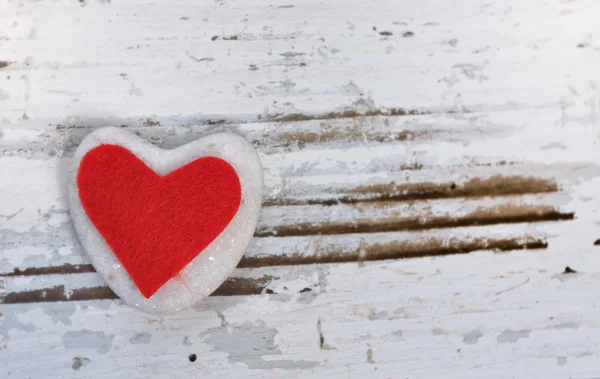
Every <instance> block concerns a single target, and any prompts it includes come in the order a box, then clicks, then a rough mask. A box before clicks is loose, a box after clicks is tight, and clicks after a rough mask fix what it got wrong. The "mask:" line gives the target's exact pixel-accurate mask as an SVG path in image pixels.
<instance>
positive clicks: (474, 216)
mask: <svg viewBox="0 0 600 379" xmlns="http://www.w3.org/2000/svg"><path fill="white" fill-rule="evenodd" d="M574 217H575V214H574V213H562V212H560V211H558V210H556V209H555V208H553V207H550V206H537V205H514V204H506V205H500V206H495V207H489V208H481V209H478V210H475V211H473V212H471V213H469V214H466V215H464V216H457V217H440V216H431V217H427V216H424V217H422V218H417V217H389V218H381V219H356V220H352V221H351V222H319V223H298V224H293V225H279V226H275V227H268V228H259V229H257V231H256V232H255V233H254V236H255V237H298V236H312V235H334V234H352V233H383V232H399V231H406V230H426V229H442V228H456V227H465V226H480V225H494V224H515V223H526V222H543V221H562V220H572V219H573V218H574Z"/></svg>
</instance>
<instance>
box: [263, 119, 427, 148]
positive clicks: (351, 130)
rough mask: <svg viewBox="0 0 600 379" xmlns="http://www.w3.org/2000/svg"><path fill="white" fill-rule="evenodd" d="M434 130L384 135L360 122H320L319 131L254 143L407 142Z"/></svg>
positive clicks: (302, 132) (302, 144) (300, 131)
mask: <svg viewBox="0 0 600 379" xmlns="http://www.w3.org/2000/svg"><path fill="white" fill-rule="evenodd" d="M435 132H436V131H434V130H420V131H415V130H403V131H400V132H398V133H389V132H387V133H385V132H383V131H378V130H365V129H364V128H363V127H362V126H361V123H360V122H355V123H354V124H353V125H351V126H350V127H347V128H340V127H334V126H332V125H329V124H327V123H325V122H322V123H321V125H320V127H319V131H311V130H298V131H290V132H284V133H281V134H277V135H268V136H265V137H264V138H265V140H264V141H255V142H256V143H258V144H259V145H269V146H272V147H290V146H297V147H299V148H303V147H305V146H306V145H310V144H316V143H330V142H344V143H364V141H365V139H366V140H368V141H371V142H380V143H383V142H394V141H407V140H414V139H417V138H423V137H426V136H428V135H430V134H431V133H435Z"/></svg>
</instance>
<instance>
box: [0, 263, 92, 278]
mask: <svg viewBox="0 0 600 379" xmlns="http://www.w3.org/2000/svg"><path fill="white" fill-rule="evenodd" d="M86 272H96V270H94V266H92V265H90V264H82V265H72V264H69V263H66V264H64V265H61V266H48V267H28V268H24V269H19V268H18V267H17V268H15V269H14V270H13V271H12V272H9V273H6V274H0V277H9V276H31V275H52V274H81V273H86Z"/></svg>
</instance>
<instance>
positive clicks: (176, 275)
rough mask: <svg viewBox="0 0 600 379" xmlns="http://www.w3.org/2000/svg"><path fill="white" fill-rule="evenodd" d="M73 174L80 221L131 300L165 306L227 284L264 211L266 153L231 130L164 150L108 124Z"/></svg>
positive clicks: (183, 304)
mask: <svg viewBox="0 0 600 379" xmlns="http://www.w3.org/2000/svg"><path fill="white" fill-rule="evenodd" d="M70 179H71V180H70V196H69V201H70V205H71V214H72V217H73V224H74V227H75V231H76V233H77V235H78V238H79V240H80V242H81V245H82V247H83V249H84V250H85V251H86V252H87V254H88V256H89V258H90V260H91V262H92V264H93V265H94V267H95V268H96V271H98V272H100V273H101V274H102V275H103V276H104V279H105V280H106V281H107V283H108V284H109V286H110V287H111V288H112V289H113V291H114V292H115V293H117V295H119V296H120V297H121V298H122V299H123V300H125V302H127V303H128V304H130V305H133V306H134V307H137V308H138V309H141V310H143V311H146V312H150V313H155V314H165V313H173V312H177V311H179V310H181V309H184V308H187V307H189V306H193V305H194V304H196V303H198V302H199V301H201V300H202V299H203V298H205V297H206V296H208V295H209V294H210V292H212V291H214V290H215V289H216V288H218V286H219V285H220V284H221V283H222V282H223V281H224V280H225V279H226V278H227V276H228V275H229V274H230V272H231V271H232V270H233V269H234V268H235V266H236V265H237V263H238V262H239V260H240V259H241V257H242V255H243V253H244V251H245V248H246V247H247V245H248V243H249V241H250V239H251V238H252V234H253V232H254V229H255V227H256V222H257V219H258V212H259V210H260V202H261V189H262V167H261V165H260V159H259V158H258V155H257V154H256V152H255V150H254V148H253V147H252V145H251V144H250V143H249V142H248V141H246V140H245V139H243V138H242V137H239V136H236V135H233V134H227V133H224V134H215V135H212V136H209V137H205V138H203V139H200V140H197V141H194V142H191V143H189V144H187V145H184V146H181V147H179V148H176V149H173V150H162V149H159V148H157V147H155V146H153V145H151V144H150V143H148V142H146V141H144V140H143V139H141V138H139V137H137V136H136V135H134V134H131V133H129V132H126V131H124V130H122V129H117V128H103V129H99V130H97V131H96V132H94V133H92V134H90V135H89V136H88V137H86V138H85V139H84V141H83V142H82V143H81V145H80V146H79V148H78V149H77V151H76V153H75V164H74V166H73V168H72V170H71V178H70Z"/></svg>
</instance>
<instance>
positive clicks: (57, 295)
mask: <svg viewBox="0 0 600 379" xmlns="http://www.w3.org/2000/svg"><path fill="white" fill-rule="evenodd" d="M118 298H119V297H118V296H117V295H116V294H115V293H114V292H113V291H112V290H111V289H110V288H109V287H107V286H98V287H89V288H78V289H74V290H72V291H71V293H70V295H69V296H67V294H66V293H65V286H64V285H59V286H54V287H50V288H43V289H37V290H30V291H22V292H9V293H7V294H5V295H3V296H0V303H3V304H21V303H48V302H56V301H84V300H106V299H118Z"/></svg>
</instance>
